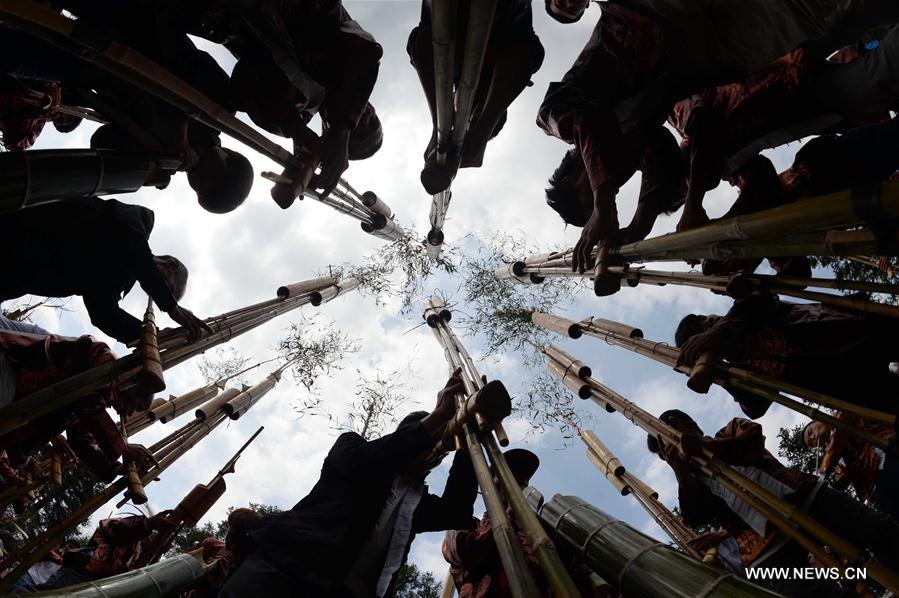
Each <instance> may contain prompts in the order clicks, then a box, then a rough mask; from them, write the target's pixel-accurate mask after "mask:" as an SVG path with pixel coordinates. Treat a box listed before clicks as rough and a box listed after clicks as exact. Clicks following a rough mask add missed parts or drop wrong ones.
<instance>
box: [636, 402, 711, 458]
mask: <svg viewBox="0 0 899 598" xmlns="http://www.w3.org/2000/svg"><path fill="white" fill-rule="evenodd" d="M659 420H660V421H661V422H662V423H664V424H667V425H669V426H671V427H672V428H674V429H675V430H677V431H678V432H680V433H682V434H689V435H691V436H703V432H702V428H700V427H699V424H697V423H696V422H695V421H694V420H693V418H692V417H690V416H689V415H687V414H686V413H684V412H683V411H681V410H680V409H669V410H668V411H665V412H664V413H662V414H661V415H660V416H659ZM646 448H648V449H649V452H651V453H655V454H656V455H658V456H659V458H660V459H662V460H664V459H665V451H664V448H665V443H664V442H662V441H661V440H660V439H659V438H658V437H656V436H654V435H652V434H648V435H647V437H646Z"/></svg>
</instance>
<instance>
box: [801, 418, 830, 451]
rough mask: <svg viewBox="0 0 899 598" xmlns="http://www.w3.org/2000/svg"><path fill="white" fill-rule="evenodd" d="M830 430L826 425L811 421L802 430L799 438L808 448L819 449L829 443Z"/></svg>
mask: <svg viewBox="0 0 899 598" xmlns="http://www.w3.org/2000/svg"><path fill="white" fill-rule="evenodd" d="M830 433H831V429H830V427H829V426H828V425H827V424H824V423H822V422H819V421H815V420H812V421H810V422H809V423H807V424H805V427H804V428H802V433H801V434H800V438H801V439H802V444H804V445H805V446H807V447H808V448H812V449H813V448H819V447H823V446H826V445H827V443H828V442H830Z"/></svg>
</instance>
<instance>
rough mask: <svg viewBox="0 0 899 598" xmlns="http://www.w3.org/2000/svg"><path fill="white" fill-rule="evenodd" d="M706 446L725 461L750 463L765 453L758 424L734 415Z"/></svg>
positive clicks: (736, 463) (762, 437)
mask: <svg viewBox="0 0 899 598" xmlns="http://www.w3.org/2000/svg"><path fill="white" fill-rule="evenodd" d="M706 446H707V447H708V448H709V449H710V450H711V451H712V452H713V453H714V454H715V456H716V457H719V458H721V459H722V460H723V461H724V462H725V463H729V464H731V465H752V464H754V463H757V462H758V460H759V459H761V458H762V456H763V455H764V454H765V435H764V434H763V433H762V426H760V425H759V424H757V423H755V422H753V421H750V420H748V419H743V418H739V417H736V418H734V419H732V420H731V421H730V422H729V423H728V424H727V425H726V426H724V427H723V428H721V429H720V430H719V431H718V433H717V434H715V438H714V439H712V441H711V442H710V443H708V444H707V445H706Z"/></svg>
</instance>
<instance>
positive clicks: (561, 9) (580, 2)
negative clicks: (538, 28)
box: [544, 0, 590, 24]
mask: <svg viewBox="0 0 899 598" xmlns="http://www.w3.org/2000/svg"><path fill="white" fill-rule="evenodd" d="M589 4H590V2H589V0H545V5H544V6H545V8H546V14H548V15H549V16H551V17H552V18H553V19H555V20H556V21H558V22H559V23H562V24H568V23H576V22H578V21H580V20H581V17H582V16H584V11H585V10H586V9H587V6H588V5H589Z"/></svg>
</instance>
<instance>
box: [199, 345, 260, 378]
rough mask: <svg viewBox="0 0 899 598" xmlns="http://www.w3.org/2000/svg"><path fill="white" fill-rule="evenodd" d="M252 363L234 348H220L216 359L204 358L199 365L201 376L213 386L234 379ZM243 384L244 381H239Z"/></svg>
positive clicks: (216, 352) (216, 351) (215, 356)
mask: <svg viewBox="0 0 899 598" xmlns="http://www.w3.org/2000/svg"><path fill="white" fill-rule="evenodd" d="M248 363H250V358H249V357H244V356H243V355H242V354H241V353H240V352H239V351H238V350H237V349H235V348H234V347H218V348H217V349H216V350H215V355H214V357H203V358H202V359H200V361H199V362H198V363H197V367H198V368H199V369H200V374H201V375H202V376H203V379H204V380H206V384H212V383H213V382H216V381H217V380H222V379H224V378H232V377H234V376H235V375H236V374H238V373H239V372H240V371H241V370H243V369H245V368H246V367H247V364H248ZM237 382H242V380H237Z"/></svg>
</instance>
